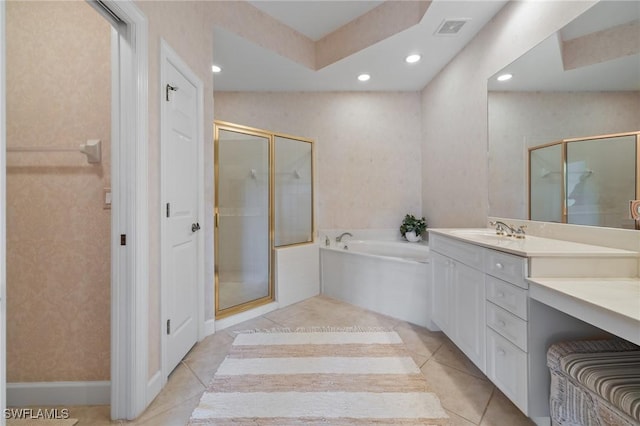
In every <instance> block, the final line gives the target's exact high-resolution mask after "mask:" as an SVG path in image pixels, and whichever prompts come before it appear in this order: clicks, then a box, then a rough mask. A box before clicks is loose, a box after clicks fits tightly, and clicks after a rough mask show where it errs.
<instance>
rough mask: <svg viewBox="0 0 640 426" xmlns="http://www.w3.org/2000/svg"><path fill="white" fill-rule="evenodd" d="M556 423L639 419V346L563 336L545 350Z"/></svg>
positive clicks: (637, 421)
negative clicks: (562, 340) (567, 340)
mask: <svg viewBox="0 0 640 426" xmlns="http://www.w3.org/2000/svg"><path fill="white" fill-rule="evenodd" d="M547 365H548V366H549V369H550V370H551V394H550V399H549V406H550V407H549V408H550V411H551V422H552V424H553V425H589V426H591V425H594V426H597V425H603V426H604V425H624V426H631V425H640V347H638V346H636V345H634V344H632V343H629V342H627V341H624V340H590V341H589V340H585V341H571V342H560V343H556V344H554V345H552V346H551V347H550V348H549V350H548V352H547Z"/></svg>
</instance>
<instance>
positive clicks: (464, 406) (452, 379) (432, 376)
mask: <svg viewBox="0 0 640 426" xmlns="http://www.w3.org/2000/svg"><path fill="white" fill-rule="evenodd" d="M421 370H422V373H423V374H424V375H425V377H426V378H427V383H428V385H429V388H430V389H431V390H433V391H434V392H435V393H436V395H438V398H440V402H442V406H443V407H444V408H446V409H448V410H451V411H452V412H454V413H455V414H457V415H459V416H462V417H464V418H465V419H467V420H469V421H471V422H473V423H476V424H478V423H480V420H481V419H482V415H483V413H484V410H485V408H486V407H487V404H488V403H489V398H491V393H492V392H493V384H492V383H491V382H488V381H486V380H483V379H479V378H477V377H475V376H472V375H471V374H467V373H463V372H462V371H460V370H457V369H455V368H451V367H447V366H446V365H443V364H440V363H438V362H435V361H434V360H433V358H432V359H430V360H429V361H427V363H426V364H425V365H424V366H423V367H422V368H421Z"/></svg>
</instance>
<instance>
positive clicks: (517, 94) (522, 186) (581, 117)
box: [487, 1, 640, 227]
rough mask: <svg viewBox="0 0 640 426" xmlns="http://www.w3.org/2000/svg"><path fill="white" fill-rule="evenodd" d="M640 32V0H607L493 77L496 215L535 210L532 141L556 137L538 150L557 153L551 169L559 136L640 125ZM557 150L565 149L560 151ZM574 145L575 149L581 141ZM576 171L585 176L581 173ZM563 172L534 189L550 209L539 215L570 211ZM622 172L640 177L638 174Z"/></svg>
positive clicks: (558, 161) (492, 209)
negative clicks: (563, 203)
mask: <svg viewBox="0 0 640 426" xmlns="http://www.w3.org/2000/svg"><path fill="white" fill-rule="evenodd" d="M638 40H640V3H639V2H626V1H603V2H599V3H596V4H595V5H594V6H592V7H591V8H590V9H589V10H587V11H586V12H585V13H583V14H582V15H581V16H579V17H577V18H576V19H574V20H573V21H572V22H570V23H569V24H567V25H566V26H565V27H564V28H562V29H561V30H559V31H558V32H556V33H554V34H552V35H551V36H550V37H548V38H547V39H546V40H544V41H543V42H542V43H540V44H539V45H537V46H536V47H534V48H533V49H531V50H530V51H529V52H527V53H526V54H524V55H523V56H521V57H520V58H519V59H517V60H516V61H514V62H513V63H512V64H510V65H508V66H507V67H505V68H504V69H503V70H501V71H500V72H498V73H496V74H495V75H494V76H492V77H491V78H490V79H489V81H488V84H487V86H488V96H487V98H488V132H489V134H488V142H489V145H488V162H489V169H488V170H489V175H488V178H489V182H488V183H489V192H488V197H489V212H488V213H489V216H499V217H510V218H516V219H528V218H529V213H530V206H529V190H528V188H529V170H528V165H529V150H530V149H531V148H533V147H539V146H541V145H548V144H551V145H550V147H549V148H548V149H547V150H542V151H537V150H536V151H537V152H535V153H534V154H533V155H534V158H535V157H536V156H538V157H542V158H537V160H541V159H544V160H545V161H547V160H548V161H550V163H549V164H548V166H547V168H546V169H547V171H551V168H552V167H563V166H562V164H563V158H562V146H557V147H555V148H553V147H552V146H553V143H554V142H558V141H564V140H582V139H589V138H591V137H593V136H595V135H611V134H619V133H630V132H636V131H638V130H640V129H639V128H638V127H639V126H640V43H639V42H638ZM504 74H511V75H512V78H511V79H508V80H505V81H498V80H497V77H498V76H502V75H504ZM575 146H577V145H571V147H575ZM601 146H602V145H600V144H596V143H594V144H586V145H580V147H581V148H580V149H582V148H587V147H590V148H587V149H594V150H597V149H601V148H600V147H601ZM611 146H613V145H606V146H605V148H604V149H605V150H607V149H608V147H611ZM580 149H579V150H580ZM556 150H557V151H559V154H557V153H556V154H557V155H560V157H558V156H557V155H556V154H554V153H553V151H556ZM571 151H573V152H575V150H574V149H573V148H571ZM635 151H636V152H635V156H633V155H632V156H631V158H633V159H635V160H637V156H638V152H637V151H638V150H637V148H635ZM547 157H549V158H547ZM551 157H553V158H551ZM533 161H534V160H532V162H533ZM576 164H577V163H576ZM552 165H553V166H552ZM540 167H541V168H544V167H543V166H540ZM571 167H578V165H574V166H571ZM621 168H622V167H621ZM593 172H594V173H595V170H593ZM532 173H533V174H534V175H535V174H536V172H533V171H532ZM537 173H538V175H540V174H545V173H546V172H545V171H544V170H537ZM607 173H608V172H607ZM574 176H577V177H578V178H579V174H574ZM594 176H595V174H594ZM561 178H562V177H561V175H560V174H557V173H556V174H551V173H549V174H548V175H547V181H546V182H547V185H548V186H549V187H548V188H546V190H544V191H540V190H539V189H540V188H538V189H536V190H533V191H532V193H531V197H532V199H534V200H538V203H537V204H536V206H533V208H534V210H538V209H540V210H545V212H542V213H543V214H544V215H545V216H534V215H533V214H532V216H531V217H544V219H536V220H547V221H554V222H562V221H563V217H562V214H563V211H562V209H561V208H560V209H558V207H559V206H556V205H555V204H559V203H561V200H562V198H561V196H562V195H563V194H559V192H560V191H561V190H563V191H565V192H567V189H571V188H567V184H566V183H565V184H563V185H560V186H556V187H555V189H552V188H551V183H552V182H553V181H554V180H556V181H558V182H556V184H559V182H560V181H561ZM621 179H623V180H626V182H629V181H630V182H631V183H633V184H635V182H636V179H637V174H633V173H631V174H629V176H625V177H621ZM569 185H573V181H572V183H571V184H569ZM573 186H575V185H573ZM621 186H624V185H621ZM561 188H564V189H561ZM574 189H575V188H574ZM608 195H609V194H599V195H598V197H604V198H607V197H608ZM628 202H629V200H626V207H627V211H628V205H629V204H628ZM558 212H560V213H559V214H558ZM565 213H567V214H568V212H565ZM574 217H577V216H576V215H574ZM630 223H631V221H628V220H626V221H618V222H616V223H613V221H611V220H605V221H600V222H598V223H590V224H593V225H598V226H609V227H630V226H631V225H630Z"/></svg>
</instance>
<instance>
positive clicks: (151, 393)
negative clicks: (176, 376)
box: [147, 370, 163, 405]
mask: <svg viewBox="0 0 640 426" xmlns="http://www.w3.org/2000/svg"><path fill="white" fill-rule="evenodd" d="M162 386H163V383H162V372H161V371H159V370H158V371H157V372H156V374H154V375H153V377H152V378H151V379H150V380H149V383H147V405H149V404H151V402H153V400H154V399H155V397H156V396H158V394H159V393H160V391H161V390H162Z"/></svg>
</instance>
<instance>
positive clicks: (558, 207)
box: [528, 133, 640, 229]
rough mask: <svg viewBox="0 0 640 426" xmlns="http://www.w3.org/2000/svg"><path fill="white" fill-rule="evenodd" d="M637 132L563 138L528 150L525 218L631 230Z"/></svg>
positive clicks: (639, 194)
mask: <svg viewBox="0 0 640 426" xmlns="http://www.w3.org/2000/svg"><path fill="white" fill-rule="evenodd" d="M639 147H640V133H621V134H617V135H602V136H591V137H587V138H578V139H565V140H563V141H558V142H553V143H550V144H545V145H541V146H536V147H532V148H529V179H528V181H529V218H530V219H531V220H537V221H545V222H561V223H571V224H576V225H592V226H606V227H611V228H630V229H631V228H636V229H637V224H636V222H635V221H634V220H632V219H631V215H630V211H629V200H635V199H638V198H640V191H639V189H640V185H638V183H639V182H638V181H639V179H638V171H639V168H638V163H639V162H638V153H639V152H640V149H639Z"/></svg>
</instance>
